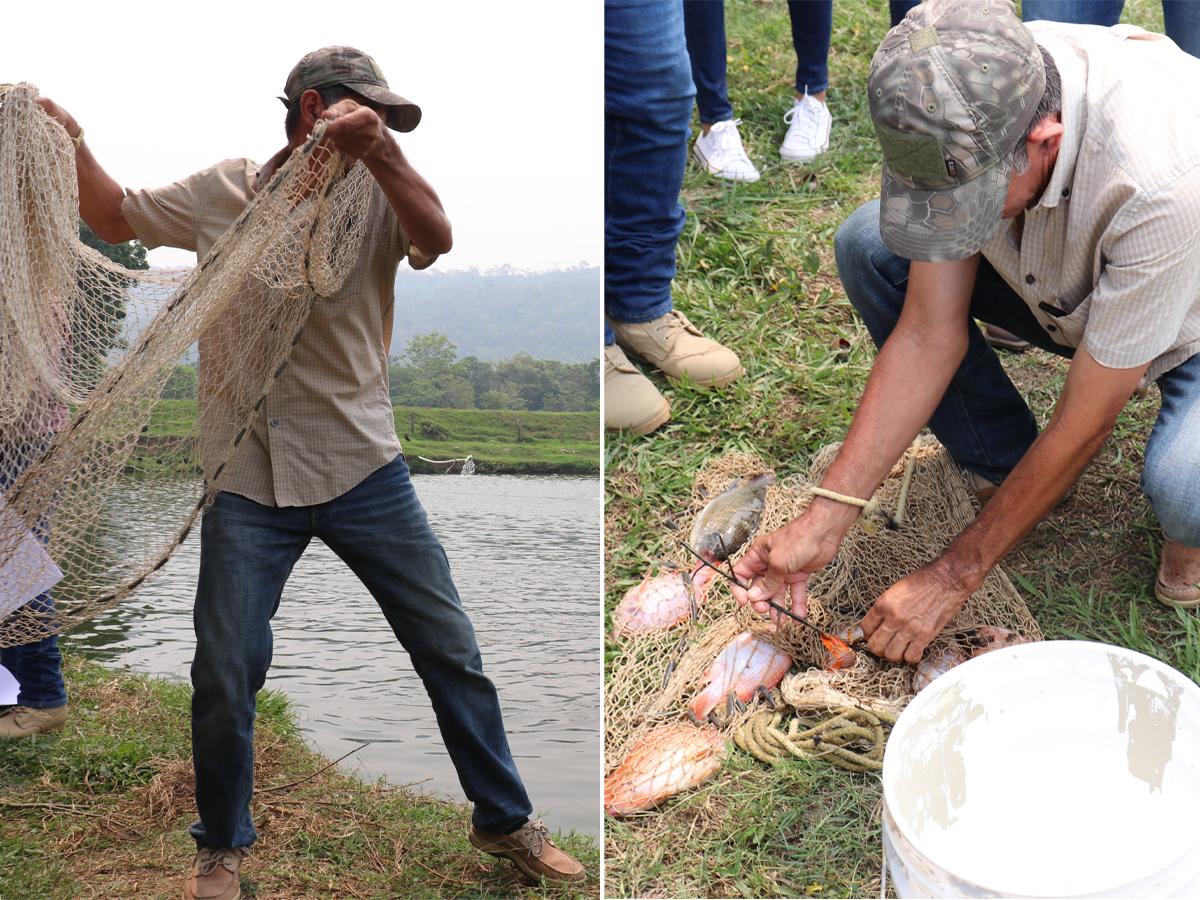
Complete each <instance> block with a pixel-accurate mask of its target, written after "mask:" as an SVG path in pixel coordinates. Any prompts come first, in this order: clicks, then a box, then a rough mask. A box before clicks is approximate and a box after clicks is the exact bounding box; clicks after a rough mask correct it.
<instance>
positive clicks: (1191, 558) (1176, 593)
mask: <svg viewBox="0 0 1200 900" xmlns="http://www.w3.org/2000/svg"><path fill="white" fill-rule="evenodd" d="M1154 596H1155V597H1157V598H1158V599H1159V600H1160V601H1161V602H1163V603H1165V604H1167V606H1178V607H1182V608H1183V609H1195V608H1196V607H1200V547H1188V546H1185V545H1184V544H1181V543H1179V541H1163V549H1162V558H1161V559H1160V560H1159V563H1158V577H1157V578H1156V579H1155V580H1154Z"/></svg>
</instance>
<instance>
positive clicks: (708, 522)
mask: <svg viewBox="0 0 1200 900" xmlns="http://www.w3.org/2000/svg"><path fill="white" fill-rule="evenodd" d="M774 483H775V473H774V472H761V473H759V474H758V475H752V476H749V477H747V478H738V479H735V480H734V481H733V483H731V484H730V485H729V487H727V488H725V490H724V491H722V492H721V493H719V494H717V496H715V497H713V498H712V500H711V501H709V504H708V505H707V506H706V507H704V509H702V510H701V511H700V515H698V516H696V521H695V523H694V524H693V525H692V534H691V537H690V538H689V540H688V542H689V544H690V545H691V548H692V549H693V550H695V551H696V552H697V553H699V554H700V556H701V557H703V558H704V559H706V560H708V561H709V562H723V561H725V560H726V559H728V558H729V557H731V556H733V554H735V553H737V551H738V550H740V549H741V547H742V545H743V544H744V543H746V541H748V540H750V538H751V537H753V536H754V532H755V530H756V529H757V528H758V520H759V519H761V518H762V511H763V507H764V506H765V505H766V502H767V488H768V487H770V486H771V485H773V484H774Z"/></svg>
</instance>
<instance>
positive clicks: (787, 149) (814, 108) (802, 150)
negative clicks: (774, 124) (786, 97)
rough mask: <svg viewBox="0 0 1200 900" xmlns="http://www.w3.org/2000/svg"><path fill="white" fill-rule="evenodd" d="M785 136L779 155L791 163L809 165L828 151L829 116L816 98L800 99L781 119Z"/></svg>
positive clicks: (827, 108)
mask: <svg viewBox="0 0 1200 900" xmlns="http://www.w3.org/2000/svg"><path fill="white" fill-rule="evenodd" d="M783 121H785V122H787V126H788V130H787V134H786V135H784V137H783V144H782V145H781V146H780V148H779V155H780V156H782V157H783V158H784V159H788V160H793V161H795V162H810V161H812V160H814V159H816V158H817V157H818V156H820V155H821V154H822V153H824V152H825V151H826V150H828V149H829V129H830V127H831V126H832V125H833V116H831V115H830V114H829V107H827V106H826V105H825V104H824V103H822V102H821V101H820V100H818V99H817V98H816V97H812V96H809V95H808V94H805V95H804V99H802V100H797V101H796V102H795V104H794V105H793V106H792V108H791V109H789V110H788V111H787V112H786V113H785V114H784V116H783Z"/></svg>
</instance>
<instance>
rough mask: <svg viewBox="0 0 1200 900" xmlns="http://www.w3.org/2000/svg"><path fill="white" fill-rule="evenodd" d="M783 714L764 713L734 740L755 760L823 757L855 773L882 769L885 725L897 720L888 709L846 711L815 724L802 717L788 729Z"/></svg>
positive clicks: (775, 761)
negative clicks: (783, 726) (783, 725)
mask: <svg viewBox="0 0 1200 900" xmlns="http://www.w3.org/2000/svg"><path fill="white" fill-rule="evenodd" d="M783 721H784V713H783V711H782V710H760V711H758V712H756V713H754V714H753V715H752V716H750V718H749V719H747V720H746V721H745V722H744V723H743V724H742V725H741V726H739V727H738V728H736V729H735V730H734V732H733V741H734V743H735V744H737V746H738V747H739V748H741V749H742V750H744V751H746V752H747V753H749V754H750V755H751V756H753V757H754V758H755V759H757V760H759V761H761V762H765V763H769V764H771V765H778V764H779V763H781V762H783V761H784V760H786V759H789V758H791V757H795V758H797V759H824V760H826V761H828V762H830V763H832V764H833V765H835V766H838V767H839V768H842V769H848V770H850V771H852V772H877V771H879V770H880V769H882V768H883V748H884V745H885V744H886V743H887V737H886V735H885V733H884V726H885V725H886V726H889V727H890V726H892V725H895V724H896V717H895V716H894V715H892V714H891V713H888V712H884V711H883V710H874V711H872V710H867V709H863V708H861V707H851V706H847V707H842V708H841V709H839V710H837V712H836V713H835V714H834V715H833V716H832V717H830V718H828V719H825V720H824V721H821V722H818V723H817V724H815V725H810V724H809V723H808V722H806V721H805V720H804V719H802V718H800V717H799V716H798V715H797V716H795V717H794V718H792V719H791V720H790V721H789V722H788V723H787V728H786V730H784V729H783V728H782V727H780V726H781V725H782V724H783Z"/></svg>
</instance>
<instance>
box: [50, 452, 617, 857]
mask: <svg viewBox="0 0 1200 900" xmlns="http://www.w3.org/2000/svg"><path fill="white" fill-rule="evenodd" d="M413 482H414V484H415V485H416V489H417V493H418V495H419V496H420V498H421V501H422V503H423V504H424V506H425V508H426V511H427V512H428V514H429V519H430V523H431V524H432V525H433V528H434V530H435V531H436V532H437V533H438V536H439V537H440V538H441V540H442V543H443V544H444V545H445V548H446V553H447V555H448V556H449V558H450V567H451V571H452V572H453V574H454V579H455V582H456V584H457V585H458V589H459V594H460V595H461V597H462V601H463V605H464V606H465V607H466V609H467V612H468V613H469V614H470V616H471V618H472V620H473V622H474V624H475V630H476V634H477V636H478V639H479V645H480V649H481V651H482V653H483V662H484V671H485V672H487V673H488V675H489V676H490V677H491V678H492V680H493V681H494V682H495V683H496V686H497V688H498V689H499V692H500V699H501V704H502V706H503V709H504V717H505V725H506V727H507V729H508V733H509V741H510V743H511V745H512V750H513V755H514V756H515V758H516V761H517V765H518V767H519V768H520V770H521V774H522V777H523V778H524V780H525V784H526V787H527V789H528V791H529V794H530V797H531V799H532V800H533V804H534V807H535V809H536V811H537V814H539V815H544V816H545V818H546V820H547V823H548V824H549V825H550V826H551V828H564V829H565V828H574V829H577V830H579V831H583V832H587V833H590V834H598V833H599V825H600V808H599V792H600V715H601V713H600V684H601V654H600V644H601V628H602V625H601V613H600V603H599V596H600V587H599V586H600V565H601V563H600V483H599V480H598V479H597V478H572V477H548V476H513V475H473V476H470V477H464V476H455V475H424V476H423V475H416V476H413ZM118 490H119V495H118V497H117V502H116V507H115V509H114V515H113V517H112V518H113V520H117V521H120V522H121V523H122V526H121V529H119V530H114V532H113V533H112V534H111V535H110V536H106V537H108V538H111V540H114V541H117V542H119V541H120V540H122V539H123V536H127V537H128V539H129V540H137V539H138V538H139V537H141V536H143V535H139V534H138V529H143V530H144V529H155V528H163V527H164V524H163V523H164V522H167V521H171V520H172V518H174V517H175V516H176V515H177V514H178V510H179V509H180V503H181V500H183V502H184V503H186V499H185V498H187V497H191V496H193V491H194V485H192V484H188V483H184V482H169V481H163V480H157V481H144V482H128V483H125V484H122V485H121V486H120V487H119V489H118ZM174 520H175V521H176V522H177V521H178V519H177V518H175V519H174ZM197 530H198V529H197ZM106 542H107V541H106ZM113 549H114V550H115V549H117V548H113ZM199 555H200V542H199V541H198V540H196V539H195V537H193V538H191V539H189V540H187V541H185V542H184V544H183V545H182V546H180V548H179V549H178V550H177V551H176V552H175V554H174V555H173V556H172V557H171V559H170V561H169V562H168V564H167V565H166V566H165V567H164V568H163V569H162V571H161V572H159V573H158V575H156V576H155V577H153V578H151V579H150V580H149V581H147V582H146V584H145V585H144V586H143V587H142V588H140V589H139V591H138V592H137V593H136V594H135V595H134V596H133V597H132V598H131V599H129V600H128V601H126V602H125V603H123V604H122V605H121V606H118V607H117V608H116V609H114V610H112V611H110V612H109V613H106V614H105V615H103V616H101V617H98V618H96V619H93V620H92V621H90V622H87V623H85V624H84V625H82V626H80V628H78V629H76V630H75V631H74V632H72V633H71V634H70V635H69V636H68V637H67V638H66V639H65V641H64V649H68V650H74V651H76V652H81V653H83V654H84V655H86V656H88V657H90V658H92V659H95V660H99V661H102V662H105V663H110V664H118V665H127V666H130V667H131V668H133V669H135V670H138V671H142V672H148V673H151V674H154V675H159V676H164V677H167V678H176V679H184V680H186V679H187V678H188V668H189V666H190V664H191V660H192V654H193V651H194V642H195V637H194V634H193V632H192V622H191V609H192V601H193V597H194V592H195V587H196V574H197V570H198V566H199ZM273 628H274V633H275V655H274V662H273V664H272V667H271V672H270V675H269V676H268V678H267V687H269V688H274V689H275V690H279V691H282V692H284V693H285V694H287V695H288V697H289V698H291V700H292V702H293V708H294V710H295V711H296V713H297V714H298V718H299V722H300V725H301V727H302V728H303V729H304V731H305V733H306V735H307V736H308V738H309V740H310V741H311V742H312V743H313V744H315V746H316V747H317V749H319V750H320V751H321V752H322V753H323V754H324V755H326V756H328V757H329V758H331V759H333V758H336V757H338V756H341V755H342V754H343V753H345V752H346V751H348V750H351V749H353V748H354V747H355V746H356V745H358V744H360V743H362V742H365V741H369V742H371V743H370V744H369V746H367V747H365V748H364V749H362V750H360V751H358V752H357V753H355V754H354V755H353V756H352V757H350V759H348V760H347V761H346V762H345V763H343V767H346V768H349V769H351V770H352V771H356V772H358V773H359V774H361V775H363V776H364V777H367V778H375V777H379V776H384V777H386V778H387V779H388V781H390V782H391V783H393V784H409V783H414V782H419V783H420V784H419V787H417V788H416V789H418V790H425V791H428V792H429V793H432V794H435V795H437V796H443V797H449V798H452V799H459V800H461V799H463V795H462V792H461V790H460V788H459V786H458V780H457V778H456V776H455V774H454V769H453V767H452V766H451V764H450V760H449V757H447V755H446V752H445V748H444V746H443V744H442V741H441V738H440V736H439V734H438V730H437V723H436V720H435V719H434V716H433V711H432V709H431V708H430V705H429V701H428V698H427V696H426V694H425V691H424V688H423V687H422V685H421V682H420V679H419V678H418V677H417V675H416V673H415V672H414V671H413V668H412V665H411V664H410V662H409V659H408V655H407V654H406V653H405V652H404V650H403V649H402V648H401V647H400V645H399V643H397V641H396V639H395V637H394V636H393V635H392V632H391V630H390V629H389V628H388V626H387V623H386V622H385V620H384V618H383V614H382V613H381V612H380V611H379V607H378V606H377V605H376V604H375V601H374V599H373V598H372V597H371V595H370V594H369V593H368V592H367V590H366V588H364V587H363V586H362V584H361V583H359V581H358V579H357V578H356V577H355V576H354V575H353V573H351V572H350V570H349V569H347V568H346V567H345V565H343V564H342V562H341V560H339V559H338V558H337V557H336V556H335V555H334V554H333V552H332V551H330V550H329V549H328V548H327V547H326V546H325V545H324V544H322V543H321V542H319V541H314V542H313V543H312V545H310V547H309V549H308V551H307V552H306V553H305V554H304V556H303V557H302V558H301V560H300V562H299V563H297V565H296V568H295V570H294V571H293V573H292V577H291V579H290V581H289V582H288V585H287V588H286V589H285V590H284V593H283V599H282V602H281V603H280V608H279V612H278V613H277V615H276V616H275V619H274V622H273Z"/></svg>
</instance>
